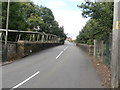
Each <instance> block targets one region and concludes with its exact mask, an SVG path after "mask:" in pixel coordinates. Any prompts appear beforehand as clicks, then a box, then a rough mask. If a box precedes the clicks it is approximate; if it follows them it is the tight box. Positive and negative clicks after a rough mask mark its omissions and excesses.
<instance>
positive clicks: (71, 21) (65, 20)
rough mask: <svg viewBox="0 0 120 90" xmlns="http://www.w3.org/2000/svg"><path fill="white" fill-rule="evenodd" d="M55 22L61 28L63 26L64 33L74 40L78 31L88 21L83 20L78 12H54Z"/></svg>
mask: <svg viewBox="0 0 120 90" xmlns="http://www.w3.org/2000/svg"><path fill="white" fill-rule="evenodd" d="M53 12H54V13H53V14H54V16H55V18H56V20H57V21H58V22H59V24H60V25H61V26H64V29H65V33H68V36H70V37H73V38H75V37H76V36H77V35H78V34H79V31H80V30H81V29H82V28H83V26H84V25H85V24H86V21H88V19H85V18H83V17H82V16H81V13H82V12H80V11H72V10H69V11H68V10H55V11H53Z"/></svg>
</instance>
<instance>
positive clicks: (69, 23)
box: [32, 0, 88, 39]
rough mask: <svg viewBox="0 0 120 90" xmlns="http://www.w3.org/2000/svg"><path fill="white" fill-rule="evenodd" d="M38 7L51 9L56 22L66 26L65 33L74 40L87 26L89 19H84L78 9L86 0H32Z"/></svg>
mask: <svg viewBox="0 0 120 90" xmlns="http://www.w3.org/2000/svg"><path fill="white" fill-rule="evenodd" d="M32 1H33V2H34V3H35V4H37V5H42V6H45V7H47V8H50V9H51V11H52V12H53V15H54V17H55V20H56V21H57V22H58V23H59V25H60V26H64V32H65V33H66V34H68V35H67V36H68V37H71V38H73V39H75V38H76V36H77V35H78V34H79V31H81V29H82V28H83V26H84V25H85V24H86V22H87V21H88V19H86V18H83V17H82V15H81V13H82V11H81V9H80V8H78V7H77V5H80V4H81V3H82V2H84V0H32Z"/></svg>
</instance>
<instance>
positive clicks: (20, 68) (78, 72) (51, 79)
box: [2, 42, 102, 88]
mask: <svg viewBox="0 0 120 90" xmlns="http://www.w3.org/2000/svg"><path fill="white" fill-rule="evenodd" d="M2 71H3V74H2V76H3V82H2V85H3V88H102V86H101V81H100V79H99V77H98V75H97V73H96V71H95V69H94V67H93V65H92V63H91V60H90V58H89V57H88V55H87V54H85V53H84V52H83V51H82V50H81V49H80V48H78V47H76V46H75V45H74V44H72V43H69V42H66V43H65V45H61V46H57V47H53V48H49V49H46V50H43V51H41V52H38V53H36V54H34V55H31V56H28V57H26V58H23V59H21V60H18V61H15V62H14V63H12V64H9V65H5V66H3V68H2Z"/></svg>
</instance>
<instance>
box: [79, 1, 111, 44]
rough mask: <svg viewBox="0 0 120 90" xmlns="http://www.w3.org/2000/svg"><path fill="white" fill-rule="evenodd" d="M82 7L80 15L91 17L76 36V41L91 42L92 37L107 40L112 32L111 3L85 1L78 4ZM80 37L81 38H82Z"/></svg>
mask: <svg viewBox="0 0 120 90" xmlns="http://www.w3.org/2000/svg"><path fill="white" fill-rule="evenodd" d="M78 7H79V8H81V9H82V16H83V17H85V18H88V17H90V18H91V19H90V20H89V21H88V22H87V24H86V25H85V27H84V28H83V30H82V32H80V34H79V36H77V42H81V41H80V40H81V39H82V38H84V39H85V41H84V42H83V41H82V43H88V44H93V40H94V39H98V40H104V41H105V40H107V39H108V37H109V35H110V33H111V32H112V23H113V3H112V2H106V3H105V2H103V3H93V2H86V3H82V4H81V5H78ZM84 39H82V40H84Z"/></svg>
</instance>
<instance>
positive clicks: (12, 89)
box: [10, 71, 40, 90]
mask: <svg viewBox="0 0 120 90" xmlns="http://www.w3.org/2000/svg"><path fill="white" fill-rule="evenodd" d="M39 73H40V71H38V72H36V73H35V74H33V75H32V76H30V77H29V78H27V79H26V80H24V81H22V82H21V83H19V84H17V85H16V86H14V87H13V88H11V89H10V90H14V89H15V88H18V87H19V86H21V85H23V84H24V83H26V82H27V81H29V80H30V79H32V78H33V77H35V76H36V75H37V74H39Z"/></svg>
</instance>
